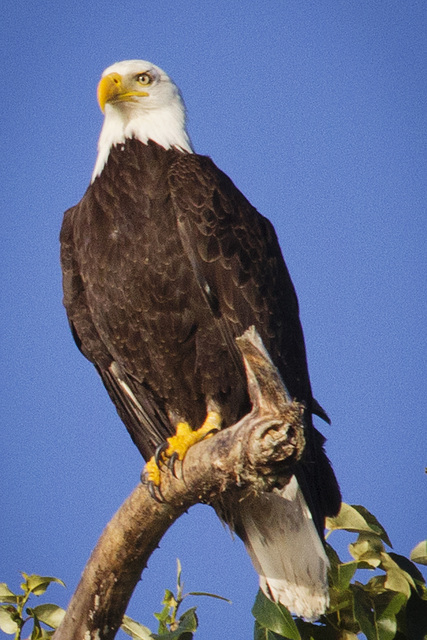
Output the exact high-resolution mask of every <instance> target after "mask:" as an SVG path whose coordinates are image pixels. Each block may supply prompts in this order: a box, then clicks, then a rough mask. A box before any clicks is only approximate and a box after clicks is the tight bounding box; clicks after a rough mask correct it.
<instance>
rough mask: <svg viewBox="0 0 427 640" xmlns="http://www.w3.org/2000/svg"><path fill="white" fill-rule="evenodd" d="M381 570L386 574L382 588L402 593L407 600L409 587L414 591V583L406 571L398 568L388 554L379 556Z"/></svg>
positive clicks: (409, 593)
mask: <svg viewBox="0 0 427 640" xmlns="http://www.w3.org/2000/svg"><path fill="white" fill-rule="evenodd" d="M381 568H382V569H384V571H385V572H386V574H387V576H386V580H385V582H384V587H385V588H386V589H390V591H396V592H398V593H403V594H404V595H405V598H406V599H408V598H409V597H410V595H411V587H412V588H414V589H415V582H414V580H413V578H412V576H410V575H409V573H408V572H407V571H404V570H403V569H401V568H400V567H399V565H398V564H397V562H395V561H394V560H393V558H392V557H391V556H390V554H388V553H382V554H381Z"/></svg>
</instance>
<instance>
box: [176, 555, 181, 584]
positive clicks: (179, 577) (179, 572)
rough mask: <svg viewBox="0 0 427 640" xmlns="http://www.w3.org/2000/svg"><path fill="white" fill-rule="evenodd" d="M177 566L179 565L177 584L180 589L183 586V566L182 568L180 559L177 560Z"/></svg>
mask: <svg viewBox="0 0 427 640" xmlns="http://www.w3.org/2000/svg"><path fill="white" fill-rule="evenodd" d="M176 565H177V572H176V583H177V585H178V588H179V587H181V585H182V583H181V574H182V566H181V561H180V559H179V558H177V559H176Z"/></svg>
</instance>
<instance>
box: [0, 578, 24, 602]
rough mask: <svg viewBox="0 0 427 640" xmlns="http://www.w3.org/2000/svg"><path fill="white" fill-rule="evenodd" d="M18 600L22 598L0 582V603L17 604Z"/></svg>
mask: <svg viewBox="0 0 427 640" xmlns="http://www.w3.org/2000/svg"><path fill="white" fill-rule="evenodd" d="M20 599H22V596H17V595H16V594H15V593H13V591H11V590H10V589H9V587H8V586H7V584H6V583H5V582H0V602H8V603H10V604H17V603H18V602H19V600H20Z"/></svg>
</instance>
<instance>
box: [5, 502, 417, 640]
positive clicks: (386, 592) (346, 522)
mask: <svg viewBox="0 0 427 640" xmlns="http://www.w3.org/2000/svg"><path fill="white" fill-rule="evenodd" d="M326 524H327V528H328V530H329V532H328V535H327V537H328V538H329V536H330V534H331V533H332V532H333V531H338V530H343V531H350V532H353V533H356V534H357V539H356V540H355V541H354V542H352V543H351V544H350V546H349V550H350V554H351V556H352V558H353V559H352V560H351V561H349V562H342V561H341V559H340V558H339V556H338V554H337V553H336V551H334V549H333V548H332V547H331V546H330V545H327V553H328V557H329V561H330V572H329V584H330V604H329V608H328V611H327V612H326V614H325V615H324V616H322V617H321V619H320V620H319V622H317V623H309V622H304V621H303V620H300V619H298V620H297V619H294V618H293V616H292V615H291V614H290V613H289V611H288V610H287V609H286V608H285V607H283V606H282V605H280V604H278V603H274V602H272V601H271V600H269V599H268V598H267V597H266V596H265V595H264V594H263V593H262V591H259V592H258V595H257V597H256V600H255V604H254V606H253V609H252V613H253V615H254V617H255V630H254V640H358V638H360V634H363V635H364V636H365V637H366V638H367V640H427V588H426V584H425V581H424V579H423V576H422V575H421V573H420V571H419V570H418V569H417V567H416V566H415V565H414V564H413V563H414V562H418V563H420V564H427V541H426V540H424V541H423V542H420V543H419V544H418V545H417V546H416V547H415V548H414V549H413V551H412V552H411V555H410V558H411V559H408V558H405V557H404V556H401V555H398V554H396V553H393V552H391V551H390V552H388V551H386V549H385V546H384V545H385V544H386V545H387V546H389V547H391V543H390V540H389V538H388V536H387V533H386V531H385V530H384V528H383V527H382V526H381V524H380V523H379V522H378V520H377V519H376V518H375V517H374V516H373V515H372V514H371V513H369V511H367V509H365V508H364V507H361V506H358V505H353V506H350V505H348V504H343V506H342V509H341V511H340V513H339V514H338V516H337V517H336V518H330V519H328V520H327V523H326ZM366 570H368V571H371V572H372V573H373V576H372V577H371V578H370V579H369V580H368V581H367V582H366V583H365V582H362V581H360V580H359V579H356V578H355V576H356V574H357V578H359V574H360V572H363V571H366ZM181 574H182V570H181V564H180V562H179V560H178V572H177V584H176V592H175V593H174V592H172V591H171V590H169V589H166V591H165V595H164V598H163V600H162V609H161V611H159V612H158V613H155V614H154V616H155V618H156V619H157V621H158V630H157V633H154V632H152V631H150V629H148V628H147V627H145V626H144V625H142V624H141V623H139V622H136V621H135V620H132V618H129V617H128V616H124V618H123V623H122V629H123V631H125V632H126V633H127V634H128V635H129V636H130V637H131V638H134V639H136V640H192V639H193V635H194V633H195V631H196V630H197V628H198V619H197V615H196V607H191V608H190V609H188V610H187V611H185V612H184V613H181V614H180V609H181V605H182V603H183V601H184V600H185V598H187V596H208V597H211V598H218V599H220V600H225V601H226V602H229V600H226V599H225V598H222V597H221V596H217V595H215V594H212V593H206V592H203V591H191V592H189V593H184V584H183V582H182V579H181ZM22 576H23V578H24V582H23V583H22V584H21V589H22V593H19V594H15V593H13V591H11V590H10V589H9V587H8V586H7V584H6V583H0V603H1V604H0V629H1V630H2V631H4V632H5V633H7V634H11V635H13V636H14V640H21V632H22V629H23V627H24V625H25V624H27V623H29V624H32V632H31V635H30V637H29V638H30V640H47V639H49V638H52V636H53V633H54V630H55V629H56V628H57V627H58V626H59V625H60V623H61V621H62V618H63V617H64V615H65V611H64V610H63V609H61V607H58V606H57V605H55V604H40V605H38V606H35V607H29V606H27V604H28V600H29V598H30V597H32V596H36V597H40V596H42V595H44V593H45V592H46V590H47V589H48V587H49V586H50V585H51V584H52V583H58V584H61V585H63V586H65V585H64V583H63V582H62V580H59V579H58V578H53V577H50V576H39V575H35V574H32V575H27V574H26V573H23V574H22ZM45 627H48V629H46V628H45Z"/></svg>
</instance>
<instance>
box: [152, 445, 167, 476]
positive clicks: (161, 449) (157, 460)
mask: <svg viewBox="0 0 427 640" xmlns="http://www.w3.org/2000/svg"><path fill="white" fill-rule="evenodd" d="M168 447H169V445H168V443H167V442H162V444H159V446H158V447H157V449H156V450H155V452H154V461H155V463H156V465H157V466H158V467H159V469H160V466H161V464H162V459H161V456H162V453H163V452H164V451H166V449H167V448H168Z"/></svg>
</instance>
